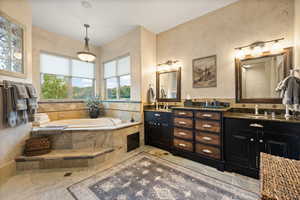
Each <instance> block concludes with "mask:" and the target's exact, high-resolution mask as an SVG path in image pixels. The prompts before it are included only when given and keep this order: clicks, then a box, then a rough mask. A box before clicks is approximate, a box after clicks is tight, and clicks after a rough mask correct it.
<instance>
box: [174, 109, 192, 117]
mask: <svg viewBox="0 0 300 200" xmlns="http://www.w3.org/2000/svg"><path fill="white" fill-rule="evenodd" d="M173 113H174V115H175V116H180V117H193V112H192V111H186V110H174V111H173Z"/></svg>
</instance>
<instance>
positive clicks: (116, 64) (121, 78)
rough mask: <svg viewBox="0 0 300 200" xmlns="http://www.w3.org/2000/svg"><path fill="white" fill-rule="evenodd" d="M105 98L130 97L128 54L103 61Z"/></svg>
mask: <svg viewBox="0 0 300 200" xmlns="http://www.w3.org/2000/svg"><path fill="white" fill-rule="evenodd" d="M104 81H105V95H106V99H111V100H117V99H130V86H131V76H130V56H125V57H121V58H118V59H115V60H112V61H109V62H106V63H104Z"/></svg>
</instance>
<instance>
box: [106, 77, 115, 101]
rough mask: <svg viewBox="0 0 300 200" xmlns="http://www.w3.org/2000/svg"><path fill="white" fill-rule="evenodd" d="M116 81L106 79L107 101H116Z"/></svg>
mask: <svg viewBox="0 0 300 200" xmlns="http://www.w3.org/2000/svg"><path fill="white" fill-rule="evenodd" d="M117 88H118V79H117V78H109V79H106V97H107V99H117Z"/></svg>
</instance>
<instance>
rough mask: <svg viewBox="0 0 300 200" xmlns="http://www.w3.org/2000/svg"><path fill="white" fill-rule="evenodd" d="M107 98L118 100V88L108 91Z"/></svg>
mask: <svg viewBox="0 0 300 200" xmlns="http://www.w3.org/2000/svg"><path fill="white" fill-rule="evenodd" d="M107 98H108V99H116V98H117V88H109V89H107Z"/></svg>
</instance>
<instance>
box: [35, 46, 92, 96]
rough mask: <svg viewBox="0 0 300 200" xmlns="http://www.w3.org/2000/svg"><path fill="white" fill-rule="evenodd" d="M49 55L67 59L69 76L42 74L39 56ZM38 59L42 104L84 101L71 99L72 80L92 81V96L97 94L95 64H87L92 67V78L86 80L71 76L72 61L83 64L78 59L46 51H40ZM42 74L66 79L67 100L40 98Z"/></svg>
mask: <svg viewBox="0 0 300 200" xmlns="http://www.w3.org/2000/svg"><path fill="white" fill-rule="evenodd" d="M43 54H44V55H49V56H56V57H61V58H64V59H67V60H68V63H69V66H68V68H69V74H68V75H60V74H52V73H43V72H41V56H42V55H43ZM39 55H40V56H39V59H40V67H39V70H40V71H39V79H40V81H39V82H40V99H41V101H42V102H48V101H49V102H74V101H78V102H82V101H84V100H85V99H74V98H72V97H73V87H72V78H80V79H89V80H92V82H93V96H94V97H95V96H96V94H97V92H96V62H95V61H94V62H89V63H92V64H93V65H94V70H93V74H94V77H93V78H86V77H79V76H72V69H73V67H72V60H77V61H80V62H84V61H82V60H80V59H78V58H75V57H72V56H65V55H61V54H57V53H50V52H47V51H40V54H39ZM44 74H48V75H54V76H63V77H64V78H66V79H67V84H68V91H67V93H68V97H67V98H64V99H44V98H43V96H42V75H44Z"/></svg>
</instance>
